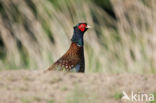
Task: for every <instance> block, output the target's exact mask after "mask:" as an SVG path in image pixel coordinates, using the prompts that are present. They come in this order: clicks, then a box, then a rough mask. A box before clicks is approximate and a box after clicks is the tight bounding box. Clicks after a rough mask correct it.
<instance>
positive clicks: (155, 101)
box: [150, 92, 156, 103]
mask: <svg viewBox="0 0 156 103" xmlns="http://www.w3.org/2000/svg"><path fill="white" fill-rule="evenodd" d="M153 94H154V101H151V102H150V103H156V92H155V93H153Z"/></svg>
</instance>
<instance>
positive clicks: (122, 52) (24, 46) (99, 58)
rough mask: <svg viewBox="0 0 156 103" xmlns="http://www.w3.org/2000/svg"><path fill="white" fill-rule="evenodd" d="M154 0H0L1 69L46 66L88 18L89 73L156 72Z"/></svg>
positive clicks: (66, 46) (86, 46) (57, 55)
mask: <svg viewBox="0 0 156 103" xmlns="http://www.w3.org/2000/svg"><path fill="white" fill-rule="evenodd" d="M155 7H156V1H155V0H134V1H130V0H111V1H110V0H40V1H38V2H36V1H35V0H22V1H20V3H19V2H17V1H5V0H3V1H0V24H1V25H0V70H2V69H45V68H47V67H48V66H49V65H51V64H52V63H53V62H54V61H55V60H56V59H58V57H60V56H61V55H62V54H63V53H64V52H65V51H66V50H67V49H68V47H69V45H70V39H71V36H72V31H73V30H72V26H74V25H75V24H77V23H78V22H82V21H86V22H87V23H88V24H90V25H91V26H92V27H93V28H92V29H90V30H88V31H87V33H86V34H85V38H84V40H85V60H86V72H107V73H121V72H131V73H133V72H136V73H156V55H155V52H156V48H155V45H156V42H155V41H156V40H155V38H156V36H155V34H156V31H155V27H156V13H155V11H156V8H155Z"/></svg>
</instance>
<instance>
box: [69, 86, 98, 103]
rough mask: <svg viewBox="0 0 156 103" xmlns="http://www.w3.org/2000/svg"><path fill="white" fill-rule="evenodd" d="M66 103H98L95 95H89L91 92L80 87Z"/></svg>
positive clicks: (75, 89) (71, 94)
mask: <svg viewBox="0 0 156 103" xmlns="http://www.w3.org/2000/svg"><path fill="white" fill-rule="evenodd" d="M66 103H97V99H96V96H95V94H93V93H89V91H87V90H85V89H84V88H83V89H80V88H79V87H76V88H74V90H73V91H72V92H71V93H70V94H69V95H68V96H67V99H66Z"/></svg>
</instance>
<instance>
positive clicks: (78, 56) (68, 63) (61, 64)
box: [48, 43, 85, 72]
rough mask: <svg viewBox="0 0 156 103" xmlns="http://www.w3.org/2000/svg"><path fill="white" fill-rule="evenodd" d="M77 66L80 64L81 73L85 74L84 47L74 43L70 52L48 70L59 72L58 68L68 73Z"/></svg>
mask: <svg viewBox="0 0 156 103" xmlns="http://www.w3.org/2000/svg"><path fill="white" fill-rule="evenodd" d="M77 64H80V70H79V72H84V69H85V63H84V52H83V47H80V46H78V45H77V44H76V43H72V44H71V46H70V48H69V50H68V51H67V52H66V53H65V54H64V55H63V56H62V57H61V58H60V59H58V60H57V61H56V62H55V63H54V64H53V65H51V66H50V67H49V68H48V70H58V68H61V70H63V69H65V70H66V71H70V70H71V69H72V68H73V67H75V66H76V65H77Z"/></svg>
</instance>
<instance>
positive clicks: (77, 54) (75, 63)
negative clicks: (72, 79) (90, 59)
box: [46, 23, 90, 72]
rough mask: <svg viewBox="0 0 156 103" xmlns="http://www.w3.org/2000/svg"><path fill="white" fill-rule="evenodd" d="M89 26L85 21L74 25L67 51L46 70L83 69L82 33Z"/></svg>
mask: <svg viewBox="0 0 156 103" xmlns="http://www.w3.org/2000/svg"><path fill="white" fill-rule="evenodd" d="M89 27H90V26H89V25H87V23H79V24H77V25H76V26H74V33H73V36H72V39H71V41H72V43H71V45H70V48H69V49H68V51H67V52H66V53H65V54H64V55H63V56H62V57H61V58H60V59H58V60H57V61H56V62H55V63H54V64H53V65H51V66H50V67H49V68H48V69H47V70H46V71H50V70H59V71H61V70H62V71H74V72H84V71H85V60H84V49H83V45H84V42H83V35H84V33H85V32H86V31H87V29H88V28H89Z"/></svg>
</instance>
